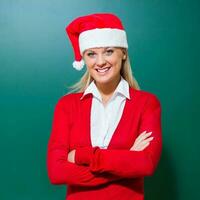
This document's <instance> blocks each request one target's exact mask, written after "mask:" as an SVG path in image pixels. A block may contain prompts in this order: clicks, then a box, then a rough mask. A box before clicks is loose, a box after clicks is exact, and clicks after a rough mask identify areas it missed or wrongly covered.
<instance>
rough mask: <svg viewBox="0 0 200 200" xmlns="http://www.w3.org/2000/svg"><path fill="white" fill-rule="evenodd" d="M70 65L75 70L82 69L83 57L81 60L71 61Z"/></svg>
mask: <svg viewBox="0 0 200 200" xmlns="http://www.w3.org/2000/svg"><path fill="white" fill-rule="evenodd" d="M72 65H73V68H75V69H76V70H79V71H80V70H82V69H83V67H84V61H83V59H82V60H81V61H74V62H73V63H72Z"/></svg>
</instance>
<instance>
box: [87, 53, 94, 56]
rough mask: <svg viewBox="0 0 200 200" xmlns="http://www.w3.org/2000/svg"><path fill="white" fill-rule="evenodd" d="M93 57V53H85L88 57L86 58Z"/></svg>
mask: <svg viewBox="0 0 200 200" xmlns="http://www.w3.org/2000/svg"><path fill="white" fill-rule="evenodd" d="M94 55H95V53H94V52H88V53H87V56H88V57H94Z"/></svg>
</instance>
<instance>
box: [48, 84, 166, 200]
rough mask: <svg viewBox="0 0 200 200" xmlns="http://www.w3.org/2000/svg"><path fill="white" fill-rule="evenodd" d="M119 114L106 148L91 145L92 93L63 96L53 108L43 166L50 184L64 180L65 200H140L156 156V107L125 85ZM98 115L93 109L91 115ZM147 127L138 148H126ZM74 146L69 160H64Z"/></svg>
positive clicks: (146, 94) (158, 143)
mask: <svg viewBox="0 0 200 200" xmlns="http://www.w3.org/2000/svg"><path fill="white" fill-rule="evenodd" d="M129 91H130V98H131V99H130V100H129V99H126V103H125V107H124V110H123V114H122V117H121V119H120V121H119V124H118V126H117V128H116V129H115V132H114V134H113V136H112V138H111V141H110V143H109V146H108V148H107V149H100V148H99V147H92V144H91V139H90V110H91V105H92V94H88V95H86V96H85V97H84V98H83V99H82V100H80V97H81V96H82V94H83V93H74V94H68V95H65V96H63V97H61V98H60V99H59V101H58V103H57V104H56V106H55V111H54V118H53V125H52V131H51V136H50V139H49V143H48V152H47V169H48V176H49V179H50V181H51V183H52V184H66V185H67V186H68V189H67V195H66V199H67V200H91V199H92V200H94V199H95V200H113V199H115V200H143V199H144V184H143V180H144V176H150V175H152V174H153V172H154V171H155V168H156V166H157V164H158V161H159V159H160V155H161V148H162V138H161V105H160V102H159V100H158V98H157V97H156V96H155V95H154V94H152V93H149V92H146V91H142V90H135V89H133V88H129ZM97 114H98V113H97ZM145 130H146V131H147V132H150V131H152V136H153V137H154V139H153V140H152V141H151V142H150V145H149V146H148V147H147V148H146V149H144V150H143V151H130V148H131V147H132V145H133V144H134V141H135V139H136V138H137V136H138V135H139V134H140V133H142V132H143V131H145ZM72 149H76V154H75V163H71V162H69V161H68V160H67V155H68V152H69V151H70V150H72Z"/></svg>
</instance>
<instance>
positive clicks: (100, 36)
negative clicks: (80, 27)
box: [79, 28, 128, 55]
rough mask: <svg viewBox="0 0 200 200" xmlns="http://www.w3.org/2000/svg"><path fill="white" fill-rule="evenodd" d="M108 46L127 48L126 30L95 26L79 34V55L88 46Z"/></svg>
mask: <svg viewBox="0 0 200 200" xmlns="http://www.w3.org/2000/svg"><path fill="white" fill-rule="evenodd" d="M109 46H110V47H111V46H113V47H124V48H128V42H127V37H126V32H125V31H124V30H121V29H115V28H96V29H92V30H87V31H84V32H82V33H81V34H80V35H79V47H80V53H81V55H82V53H83V52H84V51H85V50H86V49H89V48H94V47H109Z"/></svg>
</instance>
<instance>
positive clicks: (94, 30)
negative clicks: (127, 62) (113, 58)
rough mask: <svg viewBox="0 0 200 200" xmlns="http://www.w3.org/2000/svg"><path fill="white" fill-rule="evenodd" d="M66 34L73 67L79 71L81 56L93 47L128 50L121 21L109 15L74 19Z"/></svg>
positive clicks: (82, 63)
mask: <svg viewBox="0 0 200 200" xmlns="http://www.w3.org/2000/svg"><path fill="white" fill-rule="evenodd" d="M66 32H67V34H68V37H69V39H70V41H71V43H72V46H73V49H74V55H75V61H74V62H73V67H74V68H75V69H77V70H81V69H82V68H83V66H84V61H83V59H82V54H83V52H84V51H85V50H86V49H89V48H95V47H111V46H112V47H124V48H128V43H127V37H126V32H125V30H124V27H123V25H122V22H121V20H120V19H119V18H118V17H117V16H116V15H114V14H111V13H95V14H90V15H86V16H81V17H78V18H76V19H74V20H73V21H72V22H71V23H70V24H69V25H68V26H67V27H66Z"/></svg>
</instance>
